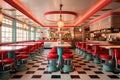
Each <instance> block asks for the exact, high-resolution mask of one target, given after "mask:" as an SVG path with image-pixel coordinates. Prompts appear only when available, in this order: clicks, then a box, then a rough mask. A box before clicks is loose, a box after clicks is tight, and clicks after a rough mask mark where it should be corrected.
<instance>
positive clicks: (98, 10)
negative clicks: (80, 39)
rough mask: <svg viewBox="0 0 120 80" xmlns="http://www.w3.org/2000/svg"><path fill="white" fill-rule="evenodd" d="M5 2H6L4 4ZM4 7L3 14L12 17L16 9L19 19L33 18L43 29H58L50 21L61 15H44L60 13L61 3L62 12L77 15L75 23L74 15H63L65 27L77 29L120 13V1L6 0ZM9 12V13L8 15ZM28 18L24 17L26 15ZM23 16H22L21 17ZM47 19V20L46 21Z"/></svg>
mask: <svg viewBox="0 0 120 80" xmlns="http://www.w3.org/2000/svg"><path fill="white" fill-rule="evenodd" d="M4 1H5V2H4ZM4 1H3V4H2V7H3V10H4V11H3V12H6V13H7V14H10V15H11V11H8V10H10V9H13V8H16V9H17V10H19V11H16V15H17V17H18V18H19V19H21V20H22V19H23V18H31V19H32V21H34V22H36V23H37V24H38V25H40V26H42V27H57V23H56V22H51V21H48V20H47V19H50V20H55V21H58V20H59V14H60V13H59V14H58V15H57V14H55V15H51V14H49V15H48V16H45V15H44V13H46V12H49V11H60V3H62V4H63V7H62V11H71V12H74V13H76V14H77V18H75V19H74V20H73V21H69V20H71V19H73V17H74V15H70V14H62V19H63V20H68V21H67V22H65V26H64V27H75V26H80V25H85V24H87V23H89V22H90V21H91V20H94V19H95V18H97V17H99V16H101V15H103V14H105V13H109V12H113V11H119V12H120V1H119V0H4ZM9 4H10V5H9ZM8 12H9V13H8ZM23 14H24V15H26V16H27V17H26V16H24V15H23ZM21 15H22V16H21ZM46 18H47V19H46Z"/></svg>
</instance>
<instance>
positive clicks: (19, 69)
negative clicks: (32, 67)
mask: <svg viewBox="0 0 120 80" xmlns="http://www.w3.org/2000/svg"><path fill="white" fill-rule="evenodd" d="M24 70H27V67H26V65H25V64H21V65H17V67H16V71H24Z"/></svg>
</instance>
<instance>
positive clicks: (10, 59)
mask: <svg viewBox="0 0 120 80" xmlns="http://www.w3.org/2000/svg"><path fill="white" fill-rule="evenodd" d="M13 62H14V59H13V58H6V59H4V60H3V63H4V64H11V63H13ZM0 64H2V60H0Z"/></svg>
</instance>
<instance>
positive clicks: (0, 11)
mask: <svg viewBox="0 0 120 80" xmlns="http://www.w3.org/2000/svg"><path fill="white" fill-rule="evenodd" d="M2 20H3V14H2V7H0V42H2V40H1V39H2V31H1V28H2Z"/></svg>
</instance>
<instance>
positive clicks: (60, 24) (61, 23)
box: [57, 0, 64, 28]
mask: <svg viewBox="0 0 120 80" xmlns="http://www.w3.org/2000/svg"><path fill="white" fill-rule="evenodd" d="M62 7H63V4H62V1H61V0H60V20H59V21H58V23H57V25H58V27H59V28H61V27H63V26H64V22H63V21H62Z"/></svg>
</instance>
